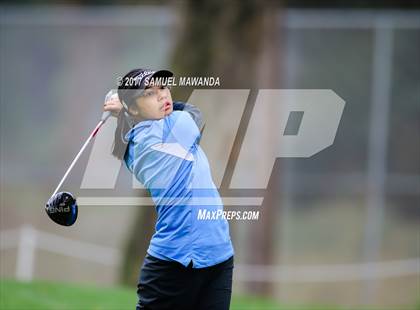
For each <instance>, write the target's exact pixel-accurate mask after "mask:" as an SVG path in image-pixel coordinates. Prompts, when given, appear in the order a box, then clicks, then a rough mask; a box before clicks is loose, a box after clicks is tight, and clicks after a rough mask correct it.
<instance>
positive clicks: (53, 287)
mask: <svg viewBox="0 0 420 310" xmlns="http://www.w3.org/2000/svg"><path fill="white" fill-rule="evenodd" d="M136 302H137V298H136V293H135V290H134V289H130V288H124V287H118V288H104V287H94V286H89V285H76V284H68V283H51V282H41V281H36V282H30V283H22V282H17V281H14V280H5V279H1V280H0V309H1V310H8V309H22V310H30V309H39V310H41V309H42V310H48V309H69V310H70V309H71V310H77V309H80V310H82V309H83V310H85V309H92V310H99V309H109V310H111V309H118V310H123V309H130V310H131V309H134V308H135V304H136ZM231 309H233V310H240V309H241V310H242V309H249V310H251V309H252V310H253V309H256V310H257V309H258V310H263V309H280V306H279V305H278V304H277V303H275V302H274V301H269V300H266V299H261V298H253V297H235V298H233V301H232V305H231ZM282 309H283V308H282ZM311 310H312V309H311Z"/></svg>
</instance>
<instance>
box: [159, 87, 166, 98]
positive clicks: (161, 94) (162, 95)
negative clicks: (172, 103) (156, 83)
mask: <svg viewBox="0 0 420 310" xmlns="http://www.w3.org/2000/svg"><path fill="white" fill-rule="evenodd" d="M167 96H168V93H167V91H166V88H163V89H159V90H158V101H161V100H163V99H166V97H167Z"/></svg>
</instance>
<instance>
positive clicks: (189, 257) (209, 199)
mask: <svg viewBox="0 0 420 310" xmlns="http://www.w3.org/2000/svg"><path fill="white" fill-rule="evenodd" d="M172 76H173V74H172V73H171V72H170V71H166V70H160V71H152V70H146V69H135V70H132V71H130V72H129V73H128V74H126V75H125V76H124V77H123V78H122V80H121V81H120V86H119V88H118V98H119V100H118V99H114V100H110V101H108V102H105V105H104V110H105V111H111V112H112V113H113V115H114V116H118V125H117V129H116V131H115V143H114V149H113V155H114V156H116V157H117V158H119V159H122V160H124V162H125V164H126V166H127V168H128V169H129V170H130V172H132V173H133V174H134V175H135V176H136V178H137V180H139V182H141V183H142V184H143V185H144V186H145V188H147V189H148V191H149V192H150V195H151V197H152V199H153V201H154V203H155V207H156V211H157V222H156V231H155V233H154V235H153V236H152V239H151V241H150V245H149V248H148V250H147V254H146V257H145V259H144V263H143V266H142V268H141V272H140V277H139V281H138V285H137V295H138V298H139V300H138V304H137V309H217V310H223V309H229V305H230V298H231V292H232V273H233V254H234V251H233V247H232V243H231V240H230V236H229V225H228V223H227V221H226V220H225V219H223V218H217V219H212V220H200V219H199V218H198V214H199V212H203V211H204V212H213V214H214V213H216V212H219V213H220V210H223V204H222V200H221V198H220V195H219V192H218V190H217V188H216V187H215V185H214V183H213V180H212V176H211V172H210V167H209V163H208V160H207V158H206V155H205V154H204V152H203V150H202V149H201V147H200V145H199V141H200V137H201V134H200V129H201V127H202V121H201V114H200V112H199V110H198V109H197V108H195V107H194V106H192V105H189V104H185V103H181V102H175V103H174V102H173V101H172V98H171V92H170V90H169V89H168V88H167V87H165V86H163V84H160V85H157V84H156V83H153V81H156V80H158V78H163V79H161V81H162V80H164V79H165V78H168V77H172ZM200 210H201V211H200Z"/></svg>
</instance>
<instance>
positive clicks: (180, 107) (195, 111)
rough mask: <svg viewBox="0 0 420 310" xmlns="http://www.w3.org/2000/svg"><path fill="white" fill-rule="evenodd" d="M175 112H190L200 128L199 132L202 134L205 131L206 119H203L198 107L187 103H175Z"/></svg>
mask: <svg viewBox="0 0 420 310" xmlns="http://www.w3.org/2000/svg"><path fill="white" fill-rule="evenodd" d="M174 110H175V111H185V112H188V113H189V114H190V115H191V117H192V119H193V120H194V122H195V124H196V125H197V127H198V130H199V131H200V132H202V131H203V129H204V125H205V122H204V119H203V115H202V113H201V111H200V109H199V108H197V107H196V106H194V105H192V104H189V103H185V102H181V101H175V102H174Z"/></svg>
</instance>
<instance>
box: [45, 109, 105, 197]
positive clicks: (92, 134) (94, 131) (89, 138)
mask: <svg viewBox="0 0 420 310" xmlns="http://www.w3.org/2000/svg"><path fill="white" fill-rule="evenodd" d="M110 115H111V113H110V112H104V113H103V114H102V117H101V120H100V121H99V123H98V125H96V127H95V129H93V131H92V133H91V134H90V135H89V137H88V138H87V140H86V142H85V143H84V144H83V146H82V148H81V149H80V151H79V153H77V155H76V157H75V158H74V159H73V161H72V163H71V165H70V167H69V168H68V169H67V171H66V173H65V174H64V176H63V178H62V179H61V181H60V183H58V186H57V188H56V189H55V191H54V193H53V194H52V195H51V196H54V195H55V194H57V192H58V190H59V189H60V187H61V185H62V184H63V182H64V181H65V180H66V178H67V176H68V174H69V173H70V171H71V169H73V166H74V165H75V164H76V162H77V160H78V159H79V157H80V156H81V155H82V153H83V151H84V150H85V148H86V146H87V145H88V144H89V142H90V141H91V140H92V139H93V138H94V137H95V136H96V134H97V133H98V131H99V129H100V128H101V126H102V125H103V124H104V123H105V122H106V120H107V119H108V117H109V116H110Z"/></svg>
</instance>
